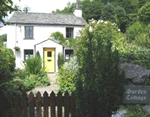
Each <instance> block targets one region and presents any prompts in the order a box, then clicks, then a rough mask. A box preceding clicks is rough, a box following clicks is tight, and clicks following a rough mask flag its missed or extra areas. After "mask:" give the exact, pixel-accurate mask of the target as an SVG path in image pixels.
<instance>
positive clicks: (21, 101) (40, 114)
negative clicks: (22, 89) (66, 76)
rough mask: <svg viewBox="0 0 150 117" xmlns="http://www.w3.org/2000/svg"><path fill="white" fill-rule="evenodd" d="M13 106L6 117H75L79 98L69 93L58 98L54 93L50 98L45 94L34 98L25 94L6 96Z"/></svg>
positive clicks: (58, 95) (31, 94) (59, 95)
mask: <svg viewBox="0 0 150 117" xmlns="http://www.w3.org/2000/svg"><path fill="white" fill-rule="evenodd" d="M6 97H7V99H8V101H9V103H10V104H11V109H10V110H9V111H8V112H7V114H6V117H74V115H75V108H76V102H75V101H76V99H77V96H75V95H74V94H72V95H69V93H68V92H66V93H65V95H64V96H62V93H61V92H59V93H58V94H57V96H55V93H54V92H53V91H52V93H51V94H50V96H48V93H47V92H45V93H44V94H43V96H41V94H40V92H38V93H37V94H36V96H34V94H33V93H32V92H31V93H30V94H29V95H27V94H26V93H23V95H22V96H13V95H9V94H6Z"/></svg>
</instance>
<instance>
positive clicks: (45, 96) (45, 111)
mask: <svg viewBox="0 0 150 117" xmlns="http://www.w3.org/2000/svg"><path fill="white" fill-rule="evenodd" d="M48 103H49V101H48V93H47V92H46V91H45V92H44V94H43V107H44V117H48V115H49V114H48V105H49V104H48Z"/></svg>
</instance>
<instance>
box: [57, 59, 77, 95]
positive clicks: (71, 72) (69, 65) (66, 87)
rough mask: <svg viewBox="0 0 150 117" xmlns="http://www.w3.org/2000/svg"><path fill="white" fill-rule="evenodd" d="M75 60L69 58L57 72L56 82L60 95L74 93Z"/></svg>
mask: <svg viewBox="0 0 150 117" xmlns="http://www.w3.org/2000/svg"><path fill="white" fill-rule="evenodd" d="M78 68H79V66H78V64H77V58H76V57H71V59H70V61H68V62H66V63H65V64H64V65H63V66H62V67H61V68H60V69H59V71H58V76H57V81H58V84H59V86H60V90H61V92H62V93H65V92H66V91H68V92H69V93H72V92H74V91H75V81H76V76H77V71H78Z"/></svg>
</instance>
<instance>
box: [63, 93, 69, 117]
mask: <svg viewBox="0 0 150 117" xmlns="http://www.w3.org/2000/svg"><path fill="white" fill-rule="evenodd" d="M64 107H65V112H64V113H65V117H69V93H68V91H67V92H65V97H64Z"/></svg>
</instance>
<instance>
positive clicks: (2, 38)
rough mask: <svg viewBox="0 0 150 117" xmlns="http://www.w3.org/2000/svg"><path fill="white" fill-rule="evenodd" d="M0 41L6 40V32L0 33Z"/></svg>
mask: <svg viewBox="0 0 150 117" xmlns="http://www.w3.org/2000/svg"><path fill="white" fill-rule="evenodd" d="M0 41H2V42H3V41H7V34H3V35H0Z"/></svg>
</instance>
